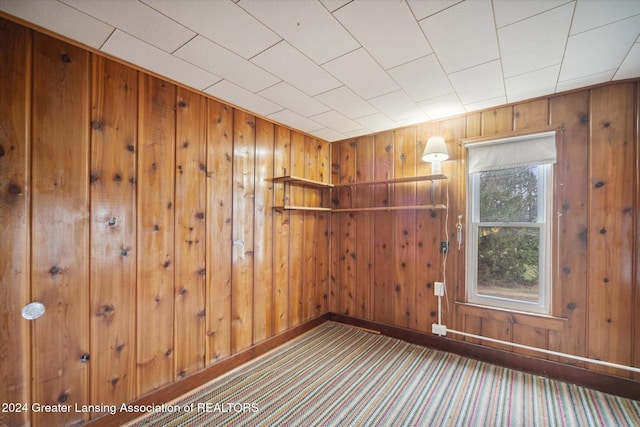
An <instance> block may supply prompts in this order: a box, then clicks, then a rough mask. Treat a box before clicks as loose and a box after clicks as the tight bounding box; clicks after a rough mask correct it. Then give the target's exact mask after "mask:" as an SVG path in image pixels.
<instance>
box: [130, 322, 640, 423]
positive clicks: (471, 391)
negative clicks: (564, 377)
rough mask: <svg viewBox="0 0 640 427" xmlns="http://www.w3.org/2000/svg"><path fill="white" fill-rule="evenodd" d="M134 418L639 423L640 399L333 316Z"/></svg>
mask: <svg viewBox="0 0 640 427" xmlns="http://www.w3.org/2000/svg"><path fill="white" fill-rule="evenodd" d="M156 410H157V411H158V412H153V413H150V414H149V415H146V416H145V417H143V418H139V419H138V420H136V421H134V422H133V423H131V424H130V425H131V426H214V425H215V426H545V427H546V426H640V402H638V401H635V400H630V399H623V398H620V397H616V396H612V395H609V394H605V393H600V392H597V391H593V390H590V389H585V388H583V387H579V386H575V385H571V384H566V383H562V382H558V381H553V380H549V379H547V378H543V377H539V376H535V375H529V374H525V373H522V372H518V371H513V370H510V369H505V368H501V367H497V366H493V365H490V364H487V363H483V362H478V361H475V360H471V359H466V358H463V357H460V356H457V355H454V354H449V353H445V352H441V351H434V350H430V349H427V348H424V347H420V346H417V345H413V344H408V343H406V342H403V341H400V340H397V339H393V338H389V337H385V336H382V335H377V334H372V333H369V332H366V331H363V330H361V329H356V328H351V327H349V326H345V325H342V324H339V323H334V322H327V323H324V324H322V325H320V326H319V327H317V328H315V329H313V330H312V331H310V332H308V333H306V334H304V335H302V336H300V337H298V338H297V339H295V340H293V341H291V342H289V343H287V344H285V345H284V346H281V347H278V348H276V349H275V350H273V351H272V352H270V353H268V354H266V355H264V356H262V357H261V358H259V359H257V360H255V361H252V362H251V363H249V364H246V365H243V366H241V367H239V368H237V369H235V370H234V371H232V372H229V373H227V374H226V375H224V376H223V377H220V378H218V379H216V380H215V381H213V382H211V383H209V384H207V385H206V386H203V387H201V388H200V389H198V390H195V391H194V392H192V393H191V394H190V395H188V396H184V397H182V398H180V399H178V400H176V401H174V402H171V403H170V404H167V405H166V406H165V407H163V408H161V409H156Z"/></svg>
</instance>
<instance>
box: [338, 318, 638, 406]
mask: <svg viewBox="0 0 640 427" xmlns="http://www.w3.org/2000/svg"><path fill="white" fill-rule="evenodd" d="M327 317H328V319H329V320H332V321H335V322H340V323H344V324H347V325H352V326H357V327H359V328H366V329H372V330H374V331H379V332H380V333H381V334H383V335H387V336H390V337H393V338H398V339H401V340H403V341H407V342H410V343H412V344H417V345H421V346H424V347H429V348H433V349H436V350H442V351H447V352H450V353H455V354H458V355H460V356H464V357H469V358H471V359H476V360H481V361H483V362H488V363H492V364H494V365H498V366H503V367H505V368H510V369H515V370H518V371H523V372H527V373H530V374H535V375H540V376H544V377H548V378H552V379H555V380H559V381H563V382H567V383H571V384H577V385H580V386H584V387H588V388H591V389H594V390H598V391H601V392H604V393H609V394H614V395H616V396H620V397H625V398H628V399H633V400H640V381H636V380H632V379H630V378H623V377H618V376H615V375H609V374H605V373H602V372H596V371H590V370H588V369H585V368H581V367H578V366H573V365H569V364H564V363H559V362H555V361H551V360H546V359H538V358H535V357H531V356H526V355H523V354H517V353H512V352H509V351H505V350H500V349H496V348H491V347H486V346H482V345H479V344H473V343H469V342H466V341H460V340H456V339H451V338H446V337H441V336H438V335H433V334H429V333H424V332H418V331H413V330H410V329H405V328H400V327H397V326H391V325H387V324H384V323H378V322H373V321H369V320H363V319H357V318H354V317H349V316H344V315H341V314H337V313H329V314H328V316H327Z"/></svg>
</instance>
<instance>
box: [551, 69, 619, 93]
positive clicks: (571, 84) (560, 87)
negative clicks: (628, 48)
mask: <svg viewBox="0 0 640 427" xmlns="http://www.w3.org/2000/svg"><path fill="white" fill-rule="evenodd" d="M615 73H616V70H615V69H613V70H606V71H603V72H601V73H596V74H590V75H588V76H580V77H577V78H575V79H570V80H561V81H558V84H557V86H556V92H563V91H565V90H573V89H579V88H582V87H585V86H591V85H595V84H598V83H603V82H608V81H611V79H613V76H614V75H615Z"/></svg>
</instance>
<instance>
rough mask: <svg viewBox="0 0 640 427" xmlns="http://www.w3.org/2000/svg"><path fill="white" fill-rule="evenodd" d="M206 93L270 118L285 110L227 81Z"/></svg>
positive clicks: (222, 81)
mask: <svg viewBox="0 0 640 427" xmlns="http://www.w3.org/2000/svg"><path fill="white" fill-rule="evenodd" d="M205 92H206V93H208V94H210V95H213V96H215V97H216V98H218V99H220V100H221V101H223V102H227V103H230V104H233V105H236V106H242V108H243V109H245V110H248V111H251V112H252V113H255V114H257V115H259V116H268V115H269V114H273V113H275V112H277V111H280V110H282V109H283V107H282V106H280V105H278V104H275V103H273V102H271V101H269V100H267V99H264V98H263V97H261V96H259V95H256V94H255V93H253V92H249V91H248V90H246V89H243V88H241V87H240V86H236V85H234V84H233V83H231V82H229V81H227V80H221V81H219V82H218V83H216V84H214V85H213V86H211V87H208V88H207V89H205Z"/></svg>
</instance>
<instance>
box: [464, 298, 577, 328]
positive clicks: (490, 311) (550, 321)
mask: <svg viewBox="0 0 640 427" xmlns="http://www.w3.org/2000/svg"><path fill="white" fill-rule="evenodd" d="M456 306H457V307H458V313H459V314H463V315H466V316H473V317H479V318H489V319H493V320H498V321H501V322H508V323H518V324H521V325H528V326H533V327H535V328H542V329H548V330H552V331H562V330H564V327H565V324H566V322H567V319H566V318H564V317H554V316H547V315H543V314H535V313H524V312H522V311H514V310H506V309H503V308H496V307H489V306H485V305H477V304H470V303H466V302H456Z"/></svg>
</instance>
